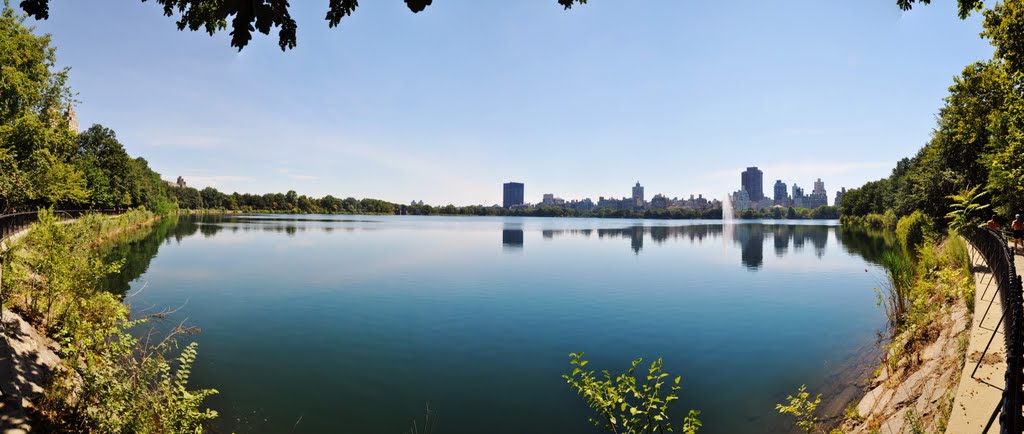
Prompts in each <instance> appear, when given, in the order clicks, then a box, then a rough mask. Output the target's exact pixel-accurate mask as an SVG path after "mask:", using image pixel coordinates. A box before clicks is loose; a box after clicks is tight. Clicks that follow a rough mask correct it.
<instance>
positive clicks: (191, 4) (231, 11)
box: [21, 0, 982, 51]
mask: <svg viewBox="0 0 1024 434" xmlns="http://www.w3.org/2000/svg"><path fill="white" fill-rule="evenodd" d="M142 1H143V2H146V0H142ZM154 1H155V2H156V3H158V4H160V5H161V6H162V7H163V12H164V15H166V16H168V17H175V16H176V15H177V17H176V18H177V25H178V30H185V29H189V30H191V31H193V32H195V31H199V30H203V31H205V32H207V33H209V34H210V35H213V34H216V33H217V32H219V31H222V30H227V28H228V26H229V25H230V27H231V31H230V33H229V34H230V35H231V46H232V47H235V48H238V50H239V51H241V50H242V49H243V48H245V46H246V45H249V41H251V40H252V36H253V35H252V33H253V32H254V31H256V32H260V33H262V34H264V35H269V34H270V31H271V30H275V29H276V30H277V45H278V46H279V47H281V50H282V51H283V50H288V49H291V48H295V44H296V43H297V41H296V30H297V29H298V27H299V26H298V23H296V22H295V19H294V18H292V16H291V13H290V12H289V11H288V8H289V6H290V5H289V3H288V0H226V1H225V0H154ZM403 1H405V5H406V6H407V7H408V8H409V10H410V11H412V12H413V13H418V12H422V11H423V10H424V9H426V8H427V6H430V5H431V4H433V2H434V1H433V0H403ZM556 1H557V2H558V4H559V5H561V6H562V8H563V9H572V7H573V5H576V4H581V5H582V4H586V3H587V0H556ZM915 3H920V4H925V5H926V4H930V3H931V0H896V4H897V5H898V6H899V7H900V9H903V10H910V9H911V8H913V6H914V4H915ZM957 3H958V5H959V15H960V18H967V16H969V15H970V14H971V12H974V11H978V10H981V7H982V0H957ZM358 7H359V0H328V3H327V13H326V15H325V16H324V20H326V21H327V25H328V26H329V27H332V28H333V27H336V26H338V25H339V24H341V21H342V20H343V19H344V18H345V17H348V16H351V15H352V13H353V12H355V10H356V8H358ZM21 8H22V9H23V10H24V11H25V12H26V13H28V14H29V15H30V16H32V17H34V18H36V19H47V18H49V17H50V0H22V2H21Z"/></svg>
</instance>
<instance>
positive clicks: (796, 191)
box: [791, 184, 807, 208]
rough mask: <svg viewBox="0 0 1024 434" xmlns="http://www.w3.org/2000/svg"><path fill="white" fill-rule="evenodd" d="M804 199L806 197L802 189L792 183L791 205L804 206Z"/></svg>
mask: <svg viewBox="0 0 1024 434" xmlns="http://www.w3.org/2000/svg"><path fill="white" fill-rule="evenodd" d="M806 199H807V197H806V196H804V189H803V188H801V187H799V186H797V185H796V184H793V194H792V198H791V200H792V203H793V207H795V208H806V205H805V204H804V200H806Z"/></svg>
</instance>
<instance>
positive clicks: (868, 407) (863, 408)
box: [857, 384, 892, 417]
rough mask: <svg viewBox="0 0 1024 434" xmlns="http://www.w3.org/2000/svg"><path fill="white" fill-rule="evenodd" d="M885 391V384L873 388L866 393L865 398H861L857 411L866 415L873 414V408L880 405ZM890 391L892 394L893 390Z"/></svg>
mask: <svg viewBox="0 0 1024 434" xmlns="http://www.w3.org/2000/svg"><path fill="white" fill-rule="evenodd" d="M885 392H886V390H885V385H884V384H879V385H878V387H875V388H874V389H871V391H870V392H868V393H867V394H866V395H864V398H863V399H861V400H860V403H859V404H857V413H858V414H860V415H861V416H864V417H867V416H868V415H869V414H872V410H874V409H875V407H878V406H879V405H878V404H879V402H878V401H879V398H881V397H882V394H883V393H885ZM888 392H889V394H890V395H891V394H892V391H891V390H889V391H888Z"/></svg>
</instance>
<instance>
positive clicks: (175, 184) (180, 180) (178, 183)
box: [164, 176, 188, 188]
mask: <svg viewBox="0 0 1024 434" xmlns="http://www.w3.org/2000/svg"><path fill="white" fill-rule="evenodd" d="M164 184H165V185H167V186H168V187H178V188H185V187H187V186H188V184H186V183H185V178H182V177H180V176H179V177H178V180H177V181H175V182H171V181H164Z"/></svg>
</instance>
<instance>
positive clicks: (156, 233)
mask: <svg viewBox="0 0 1024 434" xmlns="http://www.w3.org/2000/svg"><path fill="white" fill-rule="evenodd" d="M201 230H202V233H203V235H204V236H207V237H211V236H213V235H214V234H216V233H217V232H218V231H220V229H219V227H217V226H212V227H211V226H210V225H201V224H199V223H197V221H196V219H195V218H193V217H187V216H182V217H179V216H169V217H165V218H163V219H161V220H160V221H158V222H157V223H156V224H155V225H154V226H153V228H152V229H151V230H149V231H143V232H139V233H136V234H132V235H129V236H126V237H123V238H121V239H119V240H118V241H117V242H115V243H114V244H112V245H111V246H110V247H109V248H107V250H106V251H105V252H104V259H106V260H107V261H110V262H113V261H119V260H124V265H122V266H121V271H120V272H119V273H115V274H111V275H110V276H107V279H106V280H105V282H104V284H103V289H105V290H107V291H110V292H113V293H115V294H124V293H126V292H127V291H128V289H129V288H130V283H131V282H132V281H133V280H135V279H138V278H139V276H141V275H142V274H143V273H145V272H146V270H148V269H149V263H150V261H152V260H153V258H154V257H156V253H157V250H159V249H160V245H161V244H163V243H164V242H165V241H166V242H170V240H172V239H173V240H174V241H175V242H179V243H180V242H181V240H182V239H184V238H186V237H190V236H192V235H195V234H196V233H198V232H200V231H201Z"/></svg>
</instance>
